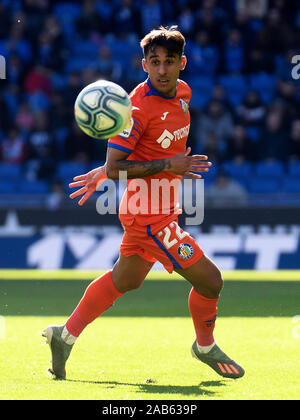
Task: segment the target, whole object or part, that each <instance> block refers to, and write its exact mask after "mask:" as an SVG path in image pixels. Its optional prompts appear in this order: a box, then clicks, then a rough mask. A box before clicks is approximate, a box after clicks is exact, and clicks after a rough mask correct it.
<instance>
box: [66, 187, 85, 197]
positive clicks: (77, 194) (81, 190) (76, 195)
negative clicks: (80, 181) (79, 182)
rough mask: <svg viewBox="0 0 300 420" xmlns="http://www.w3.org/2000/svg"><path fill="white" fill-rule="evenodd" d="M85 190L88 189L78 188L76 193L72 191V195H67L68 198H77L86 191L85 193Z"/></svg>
mask: <svg viewBox="0 0 300 420" xmlns="http://www.w3.org/2000/svg"><path fill="white" fill-rule="evenodd" d="M87 188H88V187H83V188H80V189H79V190H77V191H74V192H73V193H72V194H70V195H69V197H70V198H72V199H73V198H76V197H78V196H79V195H81V194H84V193H85V192H86V191H87Z"/></svg>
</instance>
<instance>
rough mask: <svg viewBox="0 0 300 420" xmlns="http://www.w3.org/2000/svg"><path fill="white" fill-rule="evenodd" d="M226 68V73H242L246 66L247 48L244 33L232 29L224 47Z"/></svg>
mask: <svg viewBox="0 0 300 420" xmlns="http://www.w3.org/2000/svg"><path fill="white" fill-rule="evenodd" d="M223 54H224V70H225V72H226V73H240V72H242V71H243V70H244V66H245V49H244V45H243V39H242V34H241V32H240V31H238V30H237V29H231V30H230V31H229V34H228V36H227V38H226V40H225V43H224V47H223Z"/></svg>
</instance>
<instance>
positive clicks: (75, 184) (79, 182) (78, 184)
mask: <svg viewBox="0 0 300 420" xmlns="http://www.w3.org/2000/svg"><path fill="white" fill-rule="evenodd" d="M85 183H86V181H85V179H84V180H82V181H76V182H71V183H70V184H69V188H76V187H82V186H83V185H85Z"/></svg>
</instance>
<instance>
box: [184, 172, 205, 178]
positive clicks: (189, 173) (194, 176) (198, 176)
mask: <svg viewBox="0 0 300 420" xmlns="http://www.w3.org/2000/svg"><path fill="white" fill-rule="evenodd" d="M184 176H188V177H190V178H196V179H200V178H202V176H201V175H199V174H195V173H194V172H186V173H185V174H184Z"/></svg>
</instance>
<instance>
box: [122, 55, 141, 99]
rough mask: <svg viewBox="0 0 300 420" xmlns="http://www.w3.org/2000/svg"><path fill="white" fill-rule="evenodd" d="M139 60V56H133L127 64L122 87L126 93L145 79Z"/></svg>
mask: <svg viewBox="0 0 300 420" xmlns="http://www.w3.org/2000/svg"><path fill="white" fill-rule="evenodd" d="M141 60H142V57H141V55H140V54H135V55H134V56H133V57H132V59H131V61H130V62H129V63H128V66H127V69H126V76H125V80H126V82H125V83H124V85H123V87H124V89H126V90H127V92H128V93H129V92H131V91H132V89H134V88H135V87H136V86H137V85H138V84H139V83H141V82H143V81H144V80H146V78H147V75H146V73H145V72H144V70H143V67H142V65H141Z"/></svg>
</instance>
